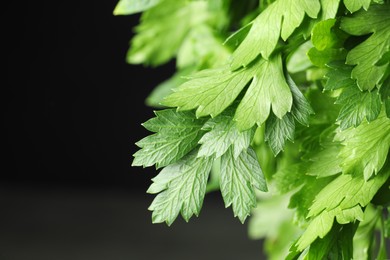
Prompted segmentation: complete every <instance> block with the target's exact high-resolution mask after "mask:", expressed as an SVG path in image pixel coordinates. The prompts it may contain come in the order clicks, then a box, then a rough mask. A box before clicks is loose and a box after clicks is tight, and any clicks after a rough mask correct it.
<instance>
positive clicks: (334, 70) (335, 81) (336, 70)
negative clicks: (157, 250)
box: [324, 61, 356, 90]
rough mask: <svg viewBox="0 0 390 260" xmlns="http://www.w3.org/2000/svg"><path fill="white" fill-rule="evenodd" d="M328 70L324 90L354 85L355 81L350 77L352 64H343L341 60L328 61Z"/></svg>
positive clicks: (352, 86)
mask: <svg viewBox="0 0 390 260" xmlns="http://www.w3.org/2000/svg"><path fill="white" fill-rule="evenodd" d="M327 66H328V67H329V71H328V72H327V73H326V75H325V78H326V79H327V81H326V84H325V86H324V90H336V89H340V88H346V87H351V88H354V87H356V81H355V80H353V79H352V78H351V72H352V66H349V65H346V64H344V62H343V61H336V62H331V63H328V64H327Z"/></svg>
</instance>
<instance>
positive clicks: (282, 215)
mask: <svg viewBox="0 0 390 260" xmlns="http://www.w3.org/2000/svg"><path fill="white" fill-rule="evenodd" d="M287 204H288V196H280V195H276V194H272V196H267V197H266V196H261V197H260V199H259V201H258V204H257V207H256V208H255V209H254V210H253V211H252V212H253V213H252V216H251V218H250V219H249V224H248V232H249V237H250V238H252V239H261V238H263V241H264V243H263V245H264V246H263V247H264V249H263V250H264V251H265V253H266V254H267V259H269V260H280V259H285V256H286V255H287V254H288V250H289V248H290V245H291V241H294V239H296V238H297V237H298V235H299V233H300V232H301V230H300V228H299V227H297V226H295V225H294V224H293V223H292V222H291V219H292V218H293V211H292V210H291V209H288V208H287Z"/></svg>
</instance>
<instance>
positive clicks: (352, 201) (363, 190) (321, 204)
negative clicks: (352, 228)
mask: <svg viewBox="0 0 390 260" xmlns="http://www.w3.org/2000/svg"><path fill="white" fill-rule="evenodd" d="M389 176H390V167H385V168H384V169H383V170H382V171H381V172H380V174H378V175H377V176H375V177H373V178H371V179H370V180H367V181H366V180H365V179H364V178H363V176H352V175H346V174H343V175H340V176H339V177H337V178H336V179H335V180H333V181H332V182H331V183H329V184H328V185H326V187H325V188H323V189H322V190H321V192H319V193H318V195H317V196H316V198H315V200H314V202H313V204H312V206H311V207H310V210H309V213H308V215H307V217H308V218H312V221H311V222H310V224H309V225H308V226H307V228H306V230H305V232H304V233H303V235H302V236H301V237H300V238H299V240H298V241H297V243H296V245H297V248H298V250H299V251H303V250H304V249H305V248H306V247H307V246H309V245H310V244H311V243H312V242H313V241H314V240H315V239H316V238H317V237H319V238H323V237H324V236H325V235H326V234H327V233H328V232H329V231H330V229H331V227H332V225H333V221H334V219H335V218H336V220H337V222H338V223H340V224H346V223H349V222H353V221H355V220H359V221H362V220H363V211H362V209H361V208H362V207H365V206H367V204H368V203H370V201H371V200H372V198H373V197H374V195H375V194H376V192H377V191H378V190H379V188H380V187H381V186H382V185H383V183H385V182H386V180H387V178H388V177H389Z"/></svg>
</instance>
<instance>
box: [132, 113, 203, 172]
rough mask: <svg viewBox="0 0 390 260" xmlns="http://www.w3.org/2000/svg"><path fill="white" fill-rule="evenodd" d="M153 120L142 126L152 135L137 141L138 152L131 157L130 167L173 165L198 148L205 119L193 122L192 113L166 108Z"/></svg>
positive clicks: (193, 116)
mask: <svg viewBox="0 0 390 260" xmlns="http://www.w3.org/2000/svg"><path fill="white" fill-rule="evenodd" d="M155 114H156V117H155V118H152V119H150V120H148V121H147V122H145V123H144V124H143V126H144V127H145V128H146V129H148V130H149V131H152V132H155V134H153V135H150V136H148V137H145V138H144V139H142V140H141V141H139V142H137V143H136V144H137V146H139V147H141V148H142V149H141V150H139V151H137V152H136V153H135V154H134V160H133V164H132V166H144V167H148V166H152V165H153V164H156V167H157V168H159V167H163V166H166V165H169V164H171V163H174V162H176V161H177V160H179V159H180V158H182V157H183V156H184V155H186V154H187V153H188V152H190V151H191V150H192V149H194V148H195V147H196V146H197V145H198V141H199V140H200V138H201V137H202V135H203V134H204V132H203V131H202V127H203V124H204V123H205V122H206V119H198V120H197V119H196V118H195V115H194V113H193V112H176V111H175V110H173V109H166V110H161V111H157V112H155Z"/></svg>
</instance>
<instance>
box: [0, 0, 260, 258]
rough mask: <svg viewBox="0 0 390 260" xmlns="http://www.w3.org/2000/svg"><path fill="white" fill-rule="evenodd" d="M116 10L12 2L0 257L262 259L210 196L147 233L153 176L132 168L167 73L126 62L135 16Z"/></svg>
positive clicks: (7, 18) (99, 4) (109, 5)
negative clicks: (148, 101) (185, 215)
mask: <svg viewBox="0 0 390 260" xmlns="http://www.w3.org/2000/svg"><path fill="white" fill-rule="evenodd" d="M115 4H116V1H113V0H110V1H50V2H49V1H9V3H8V6H6V9H5V11H3V12H4V13H5V15H4V16H3V27H4V28H5V37H4V38H3V40H2V41H3V43H5V45H6V47H5V48H4V49H3V50H4V52H5V53H6V55H7V56H8V59H7V64H6V67H7V72H6V76H7V83H6V84H5V87H4V88H3V92H2V95H1V97H2V99H3V102H2V105H3V109H2V122H3V130H4V132H5V133H3V135H2V139H3V141H2V146H1V147H2V149H3V154H4V155H3V156H2V161H3V163H2V164H1V168H2V170H1V177H0V210H1V213H0V259H1V260H8V259H12V260H13V259H17V260H19V259H21V260H30V259H33V260H35V259H37V260H38V259H39V260H45V259H56V260H62V259H72V260H77V259H87V260H88V259H93V260H99V259H110V260H111V259H112V260H115V259H135V260H138V259H155V258H156V257H157V258H158V259H224V260H226V259H227V260H229V259H260V258H261V257H262V253H261V243H260V242H259V241H253V240H249V239H248V237H247V226H246V225H247V224H245V225H241V224H240V223H239V221H238V220H237V219H236V218H233V214H232V211H231V209H230V208H229V209H225V208H224V205H223V202H222V200H221V198H220V194H219V193H212V194H208V195H207V196H206V200H205V204H204V207H203V209H202V212H201V214H200V217H199V218H195V217H194V218H192V219H191V221H190V223H188V224H187V223H184V221H183V220H181V219H178V220H177V222H176V223H174V224H173V226H172V227H170V228H168V227H166V226H165V225H163V224H161V225H152V224H151V218H150V216H151V213H150V212H149V211H147V207H148V205H149V204H150V202H151V201H152V199H153V196H152V195H147V194H146V193H145V191H146V189H147V187H148V186H149V185H150V183H151V182H150V179H151V178H152V177H153V176H154V175H155V174H156V171H155V170H154V169H153V168H147V169H142V168H133V167H131V166H130V165H131V161H132V154H133V153H134V152H135V151H136V150H137V147H136V146H135V145H134V143H135V142H136V141H138V140H140V139H141V138H143V137H145V136H146V135H147V134H148V132H147V131H146V130H144V129H143V128H142V127H141V125H140V124H141V123H142V122H144V121H146V120H147V119H149V118H150V117H152V115H153V113H152V108H148V107H146V106H145V104H144V99H145V98H146V96H147V95H148V93H149V92H150V91H151V90H152V89H153V88H154V87H155V86H156V85H157V84H158V83H159V82H161V81H162V80H164V79H166V78H168V77H169V76H170V75H171V74H172V73H173V72H174V67H175V65H174V62H171V63H169V64H167V65H164V66H161V67H158V68H145V67H143V66H142V65H139V66H134V65H128V64H126V63H125V55H126V51H127V49H128V43H129V40H130V39H131V37H132V35H133V34H132V29H133V27H134V26H135V25H136V24H137V23H138V19H139V15H132V16H120V17H115V16H113V14H112V11H113V9H114V7H115Z"/></svg>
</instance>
